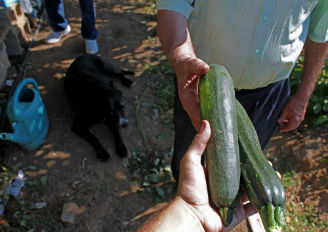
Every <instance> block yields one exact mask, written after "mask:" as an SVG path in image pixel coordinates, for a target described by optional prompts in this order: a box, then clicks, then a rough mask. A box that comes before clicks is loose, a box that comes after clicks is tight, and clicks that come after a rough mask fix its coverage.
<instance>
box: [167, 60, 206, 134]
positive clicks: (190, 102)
mask: <svg viewBox="0 0 328 232" xmlns="http://www.w3.org/2000/svg"><path fill="white" fill-rule="evenodd" d="M173 68H174V71H175V73H176V75H177V79H178V93H179V99H180V101H181V103H182V106H183V108H184V110H185V111H186V112H187V113H188V115H189V117H190V119H191V122H192V124H193V126H194V127H195V129H196V130H197V131H198V130H199V128H200V124H201V123H200V110H199V98H198V83H199V78H200V77H201V76H202V75H204V74H206V73H207V72H208V70H209V66H208V64H206V63H205V62H204V61H202V60H200V59H198V58H195V57H193V56H181V57H179V59H176V62H175V64H174V65H173Z"/></svg>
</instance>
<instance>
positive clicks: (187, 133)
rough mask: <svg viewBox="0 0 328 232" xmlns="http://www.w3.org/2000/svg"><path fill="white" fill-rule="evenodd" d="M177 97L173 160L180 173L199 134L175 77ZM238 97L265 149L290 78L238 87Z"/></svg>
mask: <svg viewBox="0 0 328 232" xmlns="http://www.w3.org/2000/svg"><path fill="white" fill-rule="evenodd" d="M175 88H176V89H175V99H174V127H175V128H174V130H175V138H174V153H173V158H172V162H171V169H172V174H173V176H174V178H175V179H176V180H178V177H179V169H180V160H181V158H182V156H183V155H184V153H185V152H186V151H187V148H188V147H189V145H190V144H191V142H192V139H193V138H194V136H195V135H196V133H197V132H196V130H195V129H194V127H193V125H192V123H191V120H190V118H189V116H188V114H187V113H186V112H185V111H184V109H183V108H182V105H181V102H180V100H179V97H178V92H177V83H176V80H175ZM235 94H236V98H237V100H238V101H239V102H240V103H241V104H242V105H243V107H244V108H245V110H246V111H247V113H248V116H249V117H250V119H251V121H252V122H253V125H254V127H255V129H256V132H257V135H258V137H259V141H260V144H261V147H262V150H263V149H264V148H265V146H266V145H267V144H268V143H269V141H270V139H271V137H272V135H273V133H274V130H275V128H276V125H277V121H278V118H279V117H280V114H281V112H282V109H283V107H284V106H285V104H286V103H287V100H288V98H289V95H290V88H289V80H288V78H287V79H285V80H282V81H278V82H276V83H273V84H270V85H268V86H267V87H264V88H258V89H254V90H239V91H236V93H235Z"/></svg>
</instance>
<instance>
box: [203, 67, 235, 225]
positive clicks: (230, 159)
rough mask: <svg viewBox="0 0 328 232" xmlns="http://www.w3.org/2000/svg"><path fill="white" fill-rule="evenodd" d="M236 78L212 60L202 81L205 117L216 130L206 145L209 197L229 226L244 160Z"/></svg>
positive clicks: (213, 130)
mask: <svg viewBox="0 0 328 232" xmlns="http://www.w3.org/2000/svg"><path fill="white" fill-rule="evenodd" d="M234 101H235V92H234V87H233V80H232V78H231V76H230V75H229V73H228V71H227V70H226V69H225V68H224V67H223V66H221V65H216V64H211V65H210V70H209V72H208V73H207V74H206V75H205V77H204V78H201V79H200V81H199V106H200V114H201V119H202V120H208V122H209V123H210V125H211V129H212V134H211V138H210V140H209V142H208V144H207V147H206V170H207V178H208V181H207V182H208V188H209V197H210V200H211V203H212V204H213V205H214V206H215V207H216V208H217V209H218V210H219V212H220V214H221V217H222V220H223V222H224V224H225V226H228V225H229V224H230V223H231V221H232V218H233V208H234V204H235V199H236V196H237V195H238V192H239V184H240V183H239V180H240V163H239V149H238V137H237V134H238V133H237V131H238V129H237V118H236V110H235V107H234Z"/></svg>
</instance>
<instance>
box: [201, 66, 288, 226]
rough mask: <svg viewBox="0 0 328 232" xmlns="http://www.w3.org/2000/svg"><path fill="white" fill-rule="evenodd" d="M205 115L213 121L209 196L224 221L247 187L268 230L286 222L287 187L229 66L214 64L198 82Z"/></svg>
mask: <svg viewBox="0 0 328 232" xmlns="http://www.w3.org/2000/svg"><path fill="white" fill-rule="evenodd" d="M199 104H200V112H201V119H202V120H207V121H209V123H210V126H211V131H212V134H211V137H210V140H209V142H208V144H207V147H206V170H207V178H208V179H207V183H208V190H209V198H210V202H211V204H212V205H213V206H214V207H215V208H216V209H217V210H218V211H219V213H220V215H221V218H222V220H223V223H224V225H225V226H228V225H229V224H230V223H231V222H232V220H233V210H234V208H235V207H237V206H238V205H239V204H240V194H241V192H242V191H243V190H245V191H246V193H247V196H248V198H249V200H250V202H251V203H252V204H253V206H254V207H256V208H257V209H258V210H259V213H260V216H261V219H262V222H263V225H264V227H265V229H266V230H267V231H269V232H276V231H281V229H282V225H283V224H284V214H283V212H284V207H285V191H284V187H283V185H282V183H281V180H280V178H279V177H278V175H277V173H276V172H275V170H274V169H273V168H272V167H271V165H270V164H269V162H268V161H267V159H266V157H265V155H264V154H263V152H262V149H261V146H260V142H259V139H258V136H257V133H256V131H255V128H254V126H253V124H252V122H251V121H250V119H249V117H248V115H247V113H246V111H245V110H244V108H243V106H242V105H241V104H240V103H239V102H238V100H236V98H235V91H234V84H233V80H232V78H231V76H230V74H229V73H228V71H227V70H226V69H225V67H223V66H221V65H217V64H211V65H210V70H209V72H208V73H207V74H206V75H205V77H201V78H200V82H199Z"/></svg>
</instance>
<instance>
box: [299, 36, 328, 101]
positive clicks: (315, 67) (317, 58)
mask: <svg viewBox="0 0 328 232" xmlns="http://www.w3.org/2000/svg"><path fill="white" fill-rule="evenodd" d="M327 54H328V42H325V43H316V42H313V41H311V40H310V39H307V41H306V44H305V56H304V57H305V62H304V67H303V73H302V81H301V84H300V86H299V87H298V90H297V92H296V94H295V95H296V96H297V97H299V98H301V99H302V100H304V102H308V101H309V99H310V97H311V94H312V92H313V90H314V88H315V85H316V82H317V80H318V77H319V76H320V74H321V69H322V67H323V65H324V63H325V59H326V57H327Z"/></svg>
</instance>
